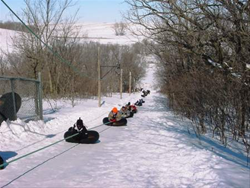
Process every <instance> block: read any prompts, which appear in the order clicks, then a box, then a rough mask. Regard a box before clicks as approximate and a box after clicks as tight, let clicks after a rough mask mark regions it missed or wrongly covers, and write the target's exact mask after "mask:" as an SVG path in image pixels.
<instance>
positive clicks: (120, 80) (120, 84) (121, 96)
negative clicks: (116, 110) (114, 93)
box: [120, 69, 122, 99]
mask: <svg viewBox="0 0 250 188" xmlns="http://www.w3.org/2000/svg"><path fill="white" fill-rule="evenodd" d="M120 99H122V69H121V77H120Z"/></svg>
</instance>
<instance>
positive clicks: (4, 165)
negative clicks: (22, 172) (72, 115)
mask: <svg viewBox="0 0 250 188" xmlns="http://www.w3.org/2000/svg"><path fill="white" fill-rule="evenodd" d="M78 134H79V133H76V134H73V135H71V136H68V137H66V138H64V139H61V140H59V141H57V142H54V143H52V144H49V145H47V146H44V147H42V148H40V149H37V150H35V151H32V152H30V153H27V154H25V155H22V156H20V157H18V158H16V159H13V160H11V161H9V162H4V163H3V164H1V165H0V168H2V167H4V168H5V167H6V166H8V165H9V164H10V163H13V162H15V161H18V160H20V159H22V158H24V157H28V156H29V155H32V154H34V153H36V152H38V151H41V150H44V149H46V148H48V147H50V146H53V145H55V144H58V143H59V142H62V141H64V140H66V139H68V138H72V137H74V136H76V135H78Z"/></svg>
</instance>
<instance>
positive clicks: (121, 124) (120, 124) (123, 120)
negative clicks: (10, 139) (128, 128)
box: [102, 117, 127, 126]
mask: <svg viewBox="0 0 250 188" xmlns="http://www.w3.org/2000/svg"><path fill="white" fill-rule="evenodd" d="M102 122H103V124H105V125H108V126H125V125H127V120H126V119H125V118H123V119H121V120H120V121H117V122H114V123H113V122H110V121H109V118H108V117H105V118H104V119H103V120H102Z"/></svg>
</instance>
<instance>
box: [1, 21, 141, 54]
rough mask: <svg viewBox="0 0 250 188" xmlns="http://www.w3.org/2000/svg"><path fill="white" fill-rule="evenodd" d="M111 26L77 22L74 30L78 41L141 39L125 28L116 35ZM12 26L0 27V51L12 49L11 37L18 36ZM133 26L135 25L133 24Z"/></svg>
mask: <svg viewBox="0 0 250 188" xmlns="http://www.w3.org/2000/svg"><path fill="white" fill-rule="evenodd" d="M113 26H114V23H78V24H76V26H75V30H76V31H79V32H80V35H79V41H80V42H84V41H86V42H90V41H93V42H99V43H102V44H108V43H111V44H120V45H130V44H133V43H136V42H139V41H141V40H142V39H143V38H142V37H136V36H134V35H133V34H132V33H131V31H130V30H127V31H126V33H125V35H123V36H116V35H115V31H114V29H113ZM13 27H14V26H13ZM13 27H12V28H11V29H7V28H6V29H2V28H0V53H1V52H6V51H12V50H13V45H12V39H11V38H13V37H14V36H18V33H19V32H20V31H14V30H13ZM133 28H136V27H135V26H133Z"/></svg>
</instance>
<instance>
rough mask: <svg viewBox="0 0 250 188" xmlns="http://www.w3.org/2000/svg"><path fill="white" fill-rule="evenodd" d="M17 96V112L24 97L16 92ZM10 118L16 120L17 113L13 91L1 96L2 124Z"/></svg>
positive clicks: (15, 95) (0, 114) (0, 119)
mask: <svg viewBox="0 0 250 188" xmlns="http://www.w3.org/2000/svg"><path fill="white" fill-rule="evenodd" d="M14 97H15V108H16V112H18V110H19V109H20V107H21V103H22V99H21V97H20V96H19V95H18V94H17V93H14ZM7 119H9V120H16V114H15V112H14V103H13V95H12V93H11V92H10V93H5V94H4V95H2V96H1V98H0V125H1V123H2V122H3V121H6V120H7Z"/></svg>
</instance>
